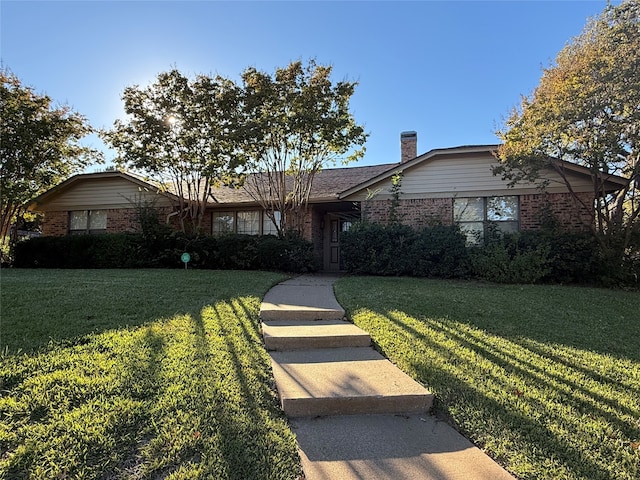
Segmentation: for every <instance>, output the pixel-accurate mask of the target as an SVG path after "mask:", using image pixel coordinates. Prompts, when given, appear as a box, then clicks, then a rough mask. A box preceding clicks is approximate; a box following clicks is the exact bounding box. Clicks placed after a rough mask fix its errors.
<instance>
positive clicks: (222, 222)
mask: <svg viewBox="0 0 640 480" xmlns="http://www.w3.org/2000/svg"><path fill="white" fill-rule="evenodd" d="M233 222H234V216H233V212H213V219H212V223H211V224H212V229H213V234H214V235H222V234H224V233H233V230H234V228H233Z"/></svg>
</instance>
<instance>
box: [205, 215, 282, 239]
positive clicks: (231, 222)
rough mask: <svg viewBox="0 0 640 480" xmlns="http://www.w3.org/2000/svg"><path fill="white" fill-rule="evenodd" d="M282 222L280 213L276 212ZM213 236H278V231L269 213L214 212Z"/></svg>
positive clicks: (277, 220)
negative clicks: (241, 234)
mask: <svg viewBox="0 0 640 480" xmlns="http://www.w3.org/2000/svg"><path fill="white" fill-rule="evenodd" d="M274 215H275V219H276V222H280V212H277V211H276V212H274ZM211 224H212V227H211V231H212V233H213V235H224V234H225V233H243V234H245V235H277V234H278V231H277V230H276V226H275V225H274V224H273V222H272V221H271V219H270V218H269V217H268V216H267V212H264V211H259V210H248V211H243V210H240V211H237V212H234V211H226V212H213V214H212V217H211Z"/></svg>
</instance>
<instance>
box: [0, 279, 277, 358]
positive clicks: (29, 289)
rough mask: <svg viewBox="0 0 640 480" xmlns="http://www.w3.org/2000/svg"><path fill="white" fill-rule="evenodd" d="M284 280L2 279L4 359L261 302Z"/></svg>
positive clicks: (0, 344)
mask: <svg viewBox="0 0 640 480" xmlns="http://www.w3.org/2000/svg"><path fill="white" fill-rule="evenodd" d="M282 278H283V275H281V274H275V273H270V272H239V271H211V270H209V271H205V270H188V271H185V270H28V269H13V270H9V271H3V273H2V289H1V292H0V293H1V295H2V324H1V327H2V328H1V329H0V332H1V334H0V353H9V354H11V353H16V352H18V351H20V352H31V351H34V350H38V349H42V348H45V349H46V348H48V346H49V344H50V342H52V341H53V344H52V345H53V346H58V347H64V346H70V345H77V344H79V343H81V342H83V341H85V342H86V341H87V340H86V339H85V340H83V339H82V337H83V336H85V335H89V334H94V333H101V332H104V331H107V330H114V329H121V328H129V327H137V326H141V325H145V324H148V323H150V322H153V321H156V320H159V319H166V318H171V317H173V316H174V315H176V314H186V315H191V316H192V317H193V318H197V317H198V316H199V315H200V311H201V309H202V307H203V306H204V305H206V304H211V303H213V302H216V301H218V300H223V301H226V300H229V299H232V298H234V297H235V296H238V295H258V296H260V295H262V294H264V293H265V292H266V290H267V289H268V288H269V287H270V286H272V285H274V284H275V283H276V282H277V281H279V280H281V279H282Z"/></svg>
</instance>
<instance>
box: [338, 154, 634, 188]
mask: <svg viewBox="0 0 640 480" xmlns="http://www.w3.org/2000/svg"><path fill="white" fill-rule="evenodd" d="M499 147H500V144H491V145H462V146H459V147H450V148H436V149H433V150H429V151H428V152H426V153H423V154H422V155H418V156H417V157H415V158H414V159H412V160H409V161H408V162H404V163H399V164H394V165H393V166H392V168H390V169H388V170H387V171H383V172H380V173H379V174H378V175H375V176H372V177H370V178H368V179H365V180H364V181H363V182H362V183H359V184H357V185H354V186H353V187H351V188H349V189H347V190H345V191H343V192H342V193H341V194H340V196H339V198H340V199H343V198H346V197H348V196H350V195H353V194H354V193H357V192H359V191H361V190H363V189H365V188H368V187H371V186H372V185H374V184H376V183H378V182H380V181H381V180H385V179H387V178H389V177H391V176H392V175H394V174H395V173H396V172H397V171H398V170H403V171H404V170H408V169H410V168H412V167H414V166H416V165H419V164H421V163H423V162H426V161H430V160H433V159H434V158H436V157H442V156H447V155H468V154H477V153H485V154H491V155H493V154H494V153H495V152H496V151H497V150H498V148H499ZM549 161H550V162H553V163H555V164H556V167H560V168H566V169H567V170H571V171H572V172H574V173H577V174H579V175H587V176H590V177H591V176H592V173H591V171H590V170H589V169H588V168H586V167H583V166H581V165H577V164H575V163H571V162H567V161H564V160H559V159H552V158H550V159H549ZM600 177H601V180H602V181H603V182H606V183H608V184H609V187H608V191H615V190H618V189H620V188H621V187H623V186H624V185H626V184H627V182H628V180H627V179H626V178H624V177H620V176H617V175H613V174H605V173H601V174H600Z"/></svg>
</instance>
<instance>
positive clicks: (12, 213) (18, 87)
mask: <svg viewBox="0 0 640 480" xmlns="http://www.w3.org/2000/svg"><path fill="white" fill-rule="evenodd" d="M0 78H1V79H2V86H1V87H0V200H1V208H0V222H1V223H0V242H2V243H5V244H6V243H7V242H9V241H11V240H10V239H9V233H10V227H11V225H12V224H13V223H14V222H16V220H18V219H19V217H21V216H22V215H23V214H24V213H25V208H26V204H27V202H29V200H31V199H33V198H34V197H35V196H37V195H39V194H40V193H42V192H44V191H46V190H48V189H49V188H51V187H53V186H54V185H56V184H58V183H59V182H60V181H61V180H63V179H65V178H67V177H68V176H70V175H71V174H73V173H75V172H77V171H79V170H81V169H83V168H84V167H86V166H87V165H89V164H90V163H91V162H94V161H100V159H101V154H100V153H99V152H97V151H96V150H93V149H91V148H88V147H86V146H83V145H81V144H80V143H79V142H80V140H81V139H82V138H83V137H85V136H86V135H88V134H90V133H92V132H93V130H92V128H91V127H90V126H89V124H88V123H87V121H86V119H85V117H83V116H82V115H80V114H78V113H76V112H74V111H72V110H71V108H70V107H68V106H66V105H61V106H59V105H54V103H53V101H52V100H51V98H50V97H48V96H47V95H40V94H37V93H35V92H34V90H33V89H32V88H30V87H26V86H24V85H22V83H21V81H20V79H18V77H16V76H15V75H14V74H13V73H11V72H10V71H9V70H8V69H4V68H3V69H1V70H0Z"/></svg>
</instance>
